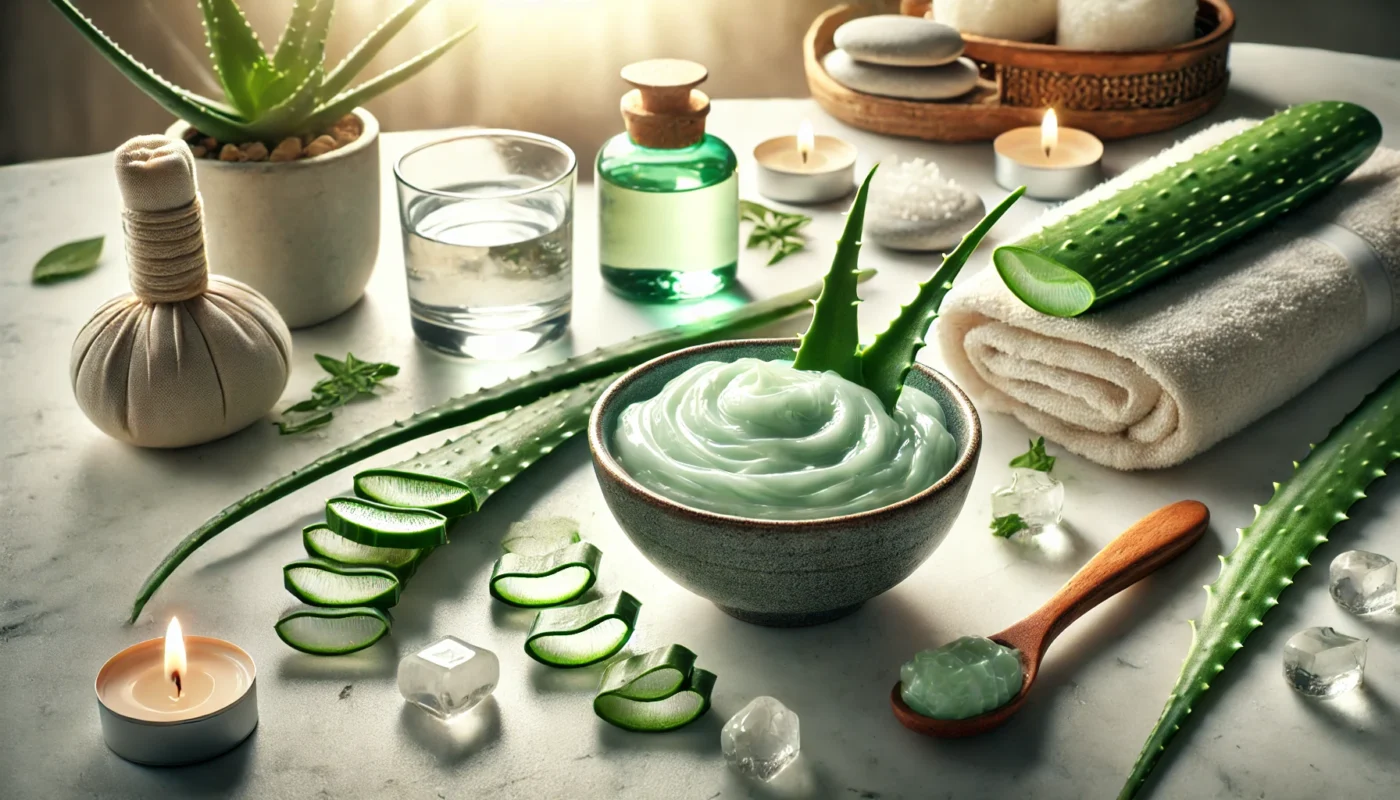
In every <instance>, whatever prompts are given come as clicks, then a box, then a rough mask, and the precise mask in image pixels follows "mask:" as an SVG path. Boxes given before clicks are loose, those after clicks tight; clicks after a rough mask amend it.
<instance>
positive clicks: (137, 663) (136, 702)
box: [95, 618, 258, 766]
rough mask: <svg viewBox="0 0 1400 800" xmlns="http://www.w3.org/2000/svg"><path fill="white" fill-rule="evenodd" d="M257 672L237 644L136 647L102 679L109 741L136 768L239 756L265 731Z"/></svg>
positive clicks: (173, 638) (169, 640)
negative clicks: (238, 752)
mask: <svg viewBox="0 0 1400 800" xmlns="http://www.w3.org/2000/svg"><path fill="white" fill-rule="evenodd" d="M256 678H257V670H256V669H255V667H254V666H253V658H252V656H249V655H248V654H247V653H246V652H244V650H243V649H242V648H240V647H238V646H237V645H235V644H233V643H231V642H226V641H224V640H222V639H211V638H208V637H205V636H188V637H187V636H184V635H183V633H182V632H181V630H180V622H179V620H177V619H174V618H172V619H171V620H170V626H169V627H168V628H167V629H166V633H165V638H164V639H150V640H148V641H144V642H141V643H139V644H134V645H132V646H131V647H128V648H126V649H125V650H123V651H121V652H120V653H117V654H116V655H114V656H112V657H111V658H110V659H108V661H107V663H106V664H103V665H102V669H101V670H99V671H98V673H97V683H96V687H95V688H96V689H97V703H98V706H97V710H98V715H99V716H100V717H101V719H102V737H103V739H105V740H106V742H107V746H108V747H109V748H111V750H112V752H114V753H116V754H117V755H119V756H121V757H122V758H124V759H126V760H127V761H133V762H136V763H137V764H151V765H159V766H174V765H178V764H193V763H195V762H198V761H206V760H208V759H211V758H213V757H215V756H217V755H221V754H223V753H226V752H228V751H229V750H232V749H233V748H234V747H236V746H238V744H239V743H240V742H242V741H243V740H244V739H247V738H248V736H249V735H251V734H252V733H253V729H254V728H256V727H257V726H258V696H257V684H256Z"/></svg>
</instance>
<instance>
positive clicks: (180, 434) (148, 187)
mask: <svg viewBox="0 0 1400 800" xmlns="http://www.w3.org/2000/svg"><path fill="white" fill-rule="evenodd" d="M116 169H117V183H118V185H119V186H120V187H121V192H122V201H123V203H124V205H125V209H124V211H123V212H122V218H123V227H124V229H125V231H126V250H127V261H128V263H129V266H130V277H131V290H132V291H131V293H130V294H125V295H122V296H121V297H117V298H114V299H112V300H110V301H108V302H107V303H106V304H105V305H103V306H102V307H101V308H99V309H98V310H97V313H96V314H94V315H93V317H92V319H91V320H90V321H89V322H88V323H87V325H85V326H84V327H83V330H82V331H81V332H80V333H79V334H78V338H77V340H76V341H74V342H73V353H72V359H71V368H70V373H71V376H72V380H73V394H74V396H75V397H76V398H77V400H78V406H79V407H80V408H82V410H83V413H84V414H86V415H87V416H88V419H90V420H92V421H93V424H95V425H97V427H99V428H101V429H102V430H103V432H105V433H107V434H108V435H110V436H113V437H115V438H117V439H121V440H122V441H124V442H130V443H131V444H135V445H140V446H142V447H185V446H187V445H193V444H200V443H202V442H207V441H211V440H213V439H218V438H220V437H222V436H227V435H228V434H230V433H233V432H234V431H237V430H239V429H240V428H243V427H245V426H247V425H248V424H249V423H251V422H253V421H254V420H257V419H258V418H259V417H262V416H263V415H264V414H266V413H267V412H268V411H269V410H270V409H271V408H272V406H273V404H274V403H276V402H277V399H278V397H280V396H281V394H282V389H283V388H285V387H286V385H287V374H288V369H289V361H290V357H291V352H292V340H291V334H289V333H288V332H287V326H286V324H285V323H283V321H282V318H281V317H280V316H278V314H277V311H276V310H275V309H274V308H273V307H272V304H271V303H269V302H268V301H267V299H266V298H264V297H263V296H262V295H260V294H258V293H257V292H256V291H254V290H253V289H251V288H249V287H248V286H246V285H244V284H242V283H239V282H238V281H235V280H232V279H230V278H223V277H219V276H217V275H212V276H211V275H210V274H209V266H208V264H207V262H206V261H205V257H204V225H203V218H202V216H201V212H200V205H199V195H198V194H197V193H196V191H195V183H194V157H193V156H192V155H191V153H190V150H189V147H187V146H186V145H185V143H184V142H182V141H180V140H178V139H172V138H169V137H166V136H138V137H136V138H135V139H132V140H130V141H128V142H127V143H126V144H124V145H122V146H121V147H119V148H117V153H116Z"/></svg>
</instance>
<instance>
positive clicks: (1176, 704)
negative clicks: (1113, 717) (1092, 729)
mask: <svg viewBox="0 0 1400 800" xmlns="http://www.w3.org/2000/svg"><path fill="white" fill-rule="evenodd" d="M1397 458H1400V372H1397V373H1396V374H1394V375H1392V376H1390V378H1388V379H1387V380H1386V381H1385V382H1384V383H1382V384H1381V386H1380V388H1378V389H1376V391H1375V392H1373V393H1372V394H1371V395H1370V396H1369V397H1367V398H1366V399H1365V400H1364V401H1362V403H1361V405H1360V406H1359V407H1357V408H1356V410H1354V411H1352V412H1351V413H1350V414H1349V415H1347V417H1346V419H1344V420H1342V423H1341V424H1340V425H1338V426H1337V427H1336V428H1334V429H1333V430H1332V432H1331V433H1329V434H1328V435H1327V438H1326V439H1324V440H1323V441H1322V443H1321V444H1319V445H1316V446H1314V447H1313V448H1312V450H1311V451H1310V452H1309V453H1308V455H1307V457H1306V458H1304V459H1303V460H1302V462H1295V463H1294V469H1293V474H1292V475H1291V476H1290V477H1289V478H1288V479H1287V480H1286V481H1284V482H1283V483H1282V484H1279V483H1275V484H1274V495H1273V497H1272V498H1270V499H1269V501H1268V502H1267V503H1265V504H1264V505H1263V506H1262V507H1260V506H1256V511H1255V515H1254V521H1253V522H1252V523H1250V525H1249V527H1247V528H1243V529H1241V530H1240V532H1239V533H1240V540H1239V544H1237V545H1236V546H1235V549H1234V551H1233V552H1231V553H1230V554H1229V555H1228V556H1221V558H1220V562H1221V568H1220V577H1219V578H1217V579H1216V581H1215V583H1214V584H1212V585H1210V586H1207V587H1206V608H1205V612H1204V613H1202V615H1201V619H1200V621H1199V622H1194V623H1192V625H1191V630H1192V641H1191V648H1190V649H1189V650H1188V651H1187V653H1186V663H1185V664H1184V665H1183V666H1182V669H1181V675H1180V676H1179V677H1178V678H1177V679H1176V685H1175V686H1174V687H1172V691H1171V694H1170V695H1169V696H1168V697H1167V705H1166V707H1165V708H1164V709H1163V710H1162V714H1161V717H1160V718H1158V720H1157V724H1156V726H1155V727H1153V729H1152V733H1151V734H1150V735H1149V736H1148V739H1147V743H1146V744H1145V745H1144V746H1143V748H1142V752H1141V754H1139V755H1138V759H1137V763H1135V764H1134V765H1133V770H1132V773H1131V774H1130V775H1129V776H1128V780H1127V783H1126V784H1125V785H1124V786H1123V790H1122V792H1121V793H1120V794H1119V795H1118V796H1119V798H1120V800H1127V799H1128V798H1131V797H1134V796H1136V795H1137V793H1138V791H1139V790H1141V789H1142V786H1143V783H1144V781H1146V780H1147V776H1148V774H1149V773H1151V772H1152V769H1153V767H1155V766H1156V765H1157V762H1158V760H1159V759H1160V758H1161V757H1162V754H1163V752H1165V750H1166V748H1167V745H1168V744H1169V743H1170V742H1171V740H1172V738H1173V737H1174V736H1175V735H1176V733H1177V731H1179V730H1180V729H1181V726H1182V724H1184V723H1185V722H1186V719H1187V715H1188V714H1190V713H1191V709H1192V708H1193V707H1195V705H1196V704H1197V703H1198V702H1200V699H1201V697H1202V696H1203V695H1204V694H1205V693H1206V692H1207V691H1208V690H1209V689H1210V684H1211V682H1212V681H1214V680H1215V679H1216V676H1217V675H1219V674H1220V673H1221V672H1223V671H1224V670H1225V665H1226V663H1227V662H1228V661H1229V660H1230V658H1231V657H1233V656H1234V655H1235V653H1236V652H1237V651H1239V650H1240V648H1241V647H1243V646H1244V641H1245V639H1246V638H1247V637H1248V636H1249V635H1250V634H1251V633H1253V632H1254V631H1255V630H1256V629H1257V628H1259V627H1260V626H1262V625H1263V624H1264V622H1263V620H1264V616H1265V614H1267V613H1268V611H1269V609H1270V608H1273V607H1274V606H1276V605H1278V598H1279V594H1280V593H1281V592H1283V590H1284V589H1287V588H1288V587H1289V586H1291V585H1292V584H1293V576H1294V575H1296V574H1297V573H1298V571H1299V570H1300V569H1302V568H1303V567H1306V566H1308V555H1309V554H1310V553H1312V551H1313V548H1315V547H1317V546H1318V545H1319V544H1321V543H1323V542H1325V541H1327V534H1328V532H1329V531H1331V530H1332V527H1333V526H1334V525H1336V524H1337V523H1338V522H1341V521H1342V520H1344V519H1346V518H1347V514H1346V512H1347V509H1349V508H1351V505H1352V504H1353V503H1355V502H1356V501H1357V500H1360V499H1361V498H1363V497H1365V496H1366V487H1367V486H1369V485H1370V484H1371V482H1372V481H1374V480H1375V479H1377V478H1379V477H1381V476H1383V475H1384V474H1385V470H1386V467H1387V466H1388V465H1389V464H1390V463H1391V462H1393V461H1395V460H1396V459H1397Z"/></svg>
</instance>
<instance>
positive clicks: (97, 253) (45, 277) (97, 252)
mask: <svg viewBox="0 0 1400 800" xmlns="http://www.w3.org/2000/svg"><path fill="white" fill-rule="evenodd" d="M106 238H107V237H105V236H97V237H94V238H92V239H80V240H78V241H76V242H69V243H68V244H61V245H59V246H58V247H55V248H54V249H52V250H50V251H49V252H47V253H45V254H44V257H43V258H41V259H39V263H37V264H35V265H34V274H33V276H32V280H33V281H34V283H58V282H59V281H66V280H70V279H72V278H77V277H81V276H83V275H86V274H88V273H89V272H92V271H93V270H94V269H96V268H97V262H98V260H99V259H101V258H102V242H103V240H105V239H106Z"/></svg>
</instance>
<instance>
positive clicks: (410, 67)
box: [307, 25, 476, 129]
mask: <svg viewBox="0 0 1400 800" xmlns="http://www.w3.org/2000/svg"><path fill="white" fill-rule="evenodd" d="M474 30H476V26H475V25H472V26H470V27H467V28H463V29H462V30H460V31H457V32H456V33H454V34H452V35H451V36H449V37H447V38H446V39H444V40H443V41H441V42H439V43H438V44H437V45H436V46H434V47H433V48H431V49H429V50H426V51H424V52H422V53H419V54H418V55H416V56H414V57H413V58H410V59H409V60H407V61H405V62H403V63H402V64H400V65H398V66H397V67H394V68H393V69H390V70H387V71H385V72H381V73H380V74H379V75H377V76H375V77H373V78H370V79H369V80H367V81H365V82H364V83H362V84H360V85H359V86H356V87H355V88H353V89H347V90H346V91H343V92H341V93H340V94H338V95H335V96H334V97H332V98H330V99H329V100H326V101H325V104H324V105H323V106H321V107H320V108H318V109H317V110H316V113H315V115H313V116H312V117H311V119H309V120H307V127H308V128H311V129H319V128H321V127H324V126H326V125H329V124H331V123H332V122H334V121H335V120H338V119H340V118H341V117H343V116H345V115H346V114H348V113H350V111H351V110H352V109H354V108H355V107H356V106H360V105H364V104H365V103H368V102H369V101H370V100H371V99H373V98H375V97H377V96H378V95H380V94H383V93H384V92H387V91H389V90H390V89H392V88H394V87H395V86H398V85H399V84H401V83H403V82H404V81H406V80H408V79H409V78H412V77H413V76H414V75H417V74H418V73H420V72H422V71H423V70H425V69H427V68H428V66H429V65H430V64H432V63H433V62H434V61H437V60H438V58H440V57H441V56H442V55H443V54H444V53H446V52H447V51H448V50H450V49H452V46H453V45H455V44H457V43H458V42H460V41H462V40H463V39H465V38H466V37H467V34H469V33H471V32H472V31H474Z"/></svg>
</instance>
